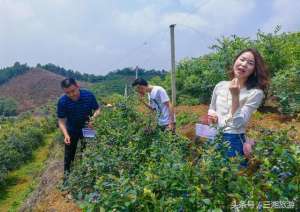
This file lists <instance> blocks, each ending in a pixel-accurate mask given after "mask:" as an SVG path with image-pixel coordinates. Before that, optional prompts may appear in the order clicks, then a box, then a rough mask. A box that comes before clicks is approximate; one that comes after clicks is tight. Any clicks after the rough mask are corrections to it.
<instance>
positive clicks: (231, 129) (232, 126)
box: [208, 49, 268, 157]
mask: <svg viewBox="0 0 300 212" xmlns="http://www.w3.org/2000/svg"><path fill="white" fill-rule="evenodd" d="M229 76H230V79H231V81H222V82H219V83H218V84H217V85H216V86H215V88H214V91H213V95H212V99H211V104H210V107H209V110H208V120H209V122H211V123H217V124H218V127H221V128H223V129H224V131H223V132H224V133H223V137H224V140H225V141H229V143H230V147H229V150H228V152H227V156H228V157H234V156H236V153H239V154H241V155H246V156H248V154H249V152H250V151H251V145H252V144H250V143H246V144H245V145H244V148H243V144H244V143H245V142H246V141H245V128H246V126H247V123H248V122H249V120H250V117H251V114H252V113H253V112H254V111H255V110H256V109H257V108H258V107H259V106H260V104H261V103H262V101H263V99H264V96H265V95H264V93H265V91H266V89H267V87H268V70H267V68H266V65H265V63H264V60H263V58H262V57H261V55H260V54H259V52H258V51H257V50H256V49H245V50H243V51H242V52H240V53H239V54H238V55H237V56H236V57H235V59H234V63H233V65H232V68H231V70H230V72H229Z"/></svg>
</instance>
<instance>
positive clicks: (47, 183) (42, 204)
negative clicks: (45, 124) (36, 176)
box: [20, 141, 82, 212]
mask: <svg viewBox="0 0 300 212" xmlns="http://www.w3.org/2000/svg"><path fill="white" fill-rule="evenodd" d="M46 167H47V168H46V169H45V171H44V172H43V173H42V175H41V180H40V184H39V185H38V187H37V189H36V190H35V191H34V192H33V193H32V195H31V196H30V197H29V199H27V201H26V202H25V203H24V204H23V206H22V208H21V209H20V211H22V212H24V211H49V212H50V211H51V212H55V211H63V212H68V211H70V212H71V211H72V212H77V211H82V210H81V209H80V208H79V207H78V206H77V205H76V204H75V203H74V202H73V201H72V200H70V199H68V195H67V194H65V195H64V194H63V193H62V192H61V191H60V190H59V188H58V185H59V183H61V180H62V177H63V146H62V145H60V144H59V143H58V142H56V141H54V145H53V147H52V150H51V154H50V157H49V159H48V160H47V165H46Z"/></svg>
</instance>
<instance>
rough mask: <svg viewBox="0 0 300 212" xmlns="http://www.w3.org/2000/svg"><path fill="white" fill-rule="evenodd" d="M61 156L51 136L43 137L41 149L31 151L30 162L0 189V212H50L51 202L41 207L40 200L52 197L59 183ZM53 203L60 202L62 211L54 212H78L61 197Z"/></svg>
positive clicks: (60, 148) (61, 167)
mask: <svg viewBox="0 0 300 212" xmlns="http://www.w3.org/2000/svg"><path fill="white" fill-rule="evenodd" d="M62 153H63V147H62V145H60V144H59V143H58V142H56V141H55V133H52V134H49V135H47V136H46V138H45V143H44V145H42V146H40V147H39V148H38V149H37V150H35V151H34V154H33V157H32V160H30V161H28V162H27V163H25V164H24V165H23V166H21V167H20V168H19V169H17V170H15V171H12V172H10V173H9V175H8V177H7V180H6V184H5V185H4V186H1V188H0V212H5V211H48V210H49V211H50V210H51V205H50V204H51V203H53V201H52V202H49V204H44V200H46V198H49V197H52V196H53V194H54V193H55V191H56V187H57V184H58V183H59V181H60V180H61V177H62V170H63V160H62V157H63V154H62ZM53 191H54V193H53ZM57 193H58V192H57ZM55 199H56V201H59V200H60V201H62V200H63V201H62V202H63V205H64V206H63V207H55V208H61V209H59V210H58V211H68V209H70V211H80V210H78V208H77V207H76V205H75V204H74V203H70V202H67V201H65V200H64V198H63V197H62V198H61V199H59V198H57V197H55ZM40 206H41V207H40ZM63 209H66V210H63ZM51 211H53V210H51ZM55 211H56V210H55Z"/></svg>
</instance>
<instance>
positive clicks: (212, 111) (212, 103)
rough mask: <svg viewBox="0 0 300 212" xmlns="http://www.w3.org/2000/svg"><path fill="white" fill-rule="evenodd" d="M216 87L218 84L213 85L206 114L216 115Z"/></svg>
mask: <svg viewBox="0 0 300 212" xmlns="http://www.w3.org/2000/svg"><path fill="white" fill-rule="evenodd" d="M217 88H218V84H217V85H216V86H215V88H214V91H213V94H212V97H211V101H210V105H209V109H208V115H213V116H215V115H217V112H216V109H217V108H216V100H217V95H216V91H217Z"/></svg>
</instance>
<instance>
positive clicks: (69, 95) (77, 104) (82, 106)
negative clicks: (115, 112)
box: [57, 78, 100, 175]
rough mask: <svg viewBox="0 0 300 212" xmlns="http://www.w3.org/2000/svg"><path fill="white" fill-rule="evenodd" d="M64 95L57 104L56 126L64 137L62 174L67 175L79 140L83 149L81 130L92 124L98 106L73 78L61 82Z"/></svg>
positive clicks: (97, 111) (96, 114)
mask: <svg viewBox="0 0 300 212" xmlns="http://www.w3.org/2000/svg"><path fill="white" fill-rule="evenodd" d="M61 88H62V89H63V91H64V93H65V94H64V95H63V96H61V97H60V98H59V100H58V103H57V117H58V125H59V128H60V130H61V132H62V133H63V135H64V143H65V153H64V173H65V175H66V174H67V173H69V171H70V166H71V163H72V161H73V160H74V157H75V153H76V148H77V143H78V140H81V146H82V149H83V148H84V147H85V144H84V142H83V141H82V138H83V135H82V128H84V127H85V125H86V123H88V126H89V127H92V122H93V120H94V119H95V117H96V116H98V115H99V113H100V107H99V104H98V103H97V101H96V98H95V96H94V95H93V94H92V93H91V92H90V91H88V90H85V89H81V88H80V86H79V85H78V84H77V82H76V81H75V80H74V79H73V78H67V79H64V80H63V81H62V82H61Z"/></svg>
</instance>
